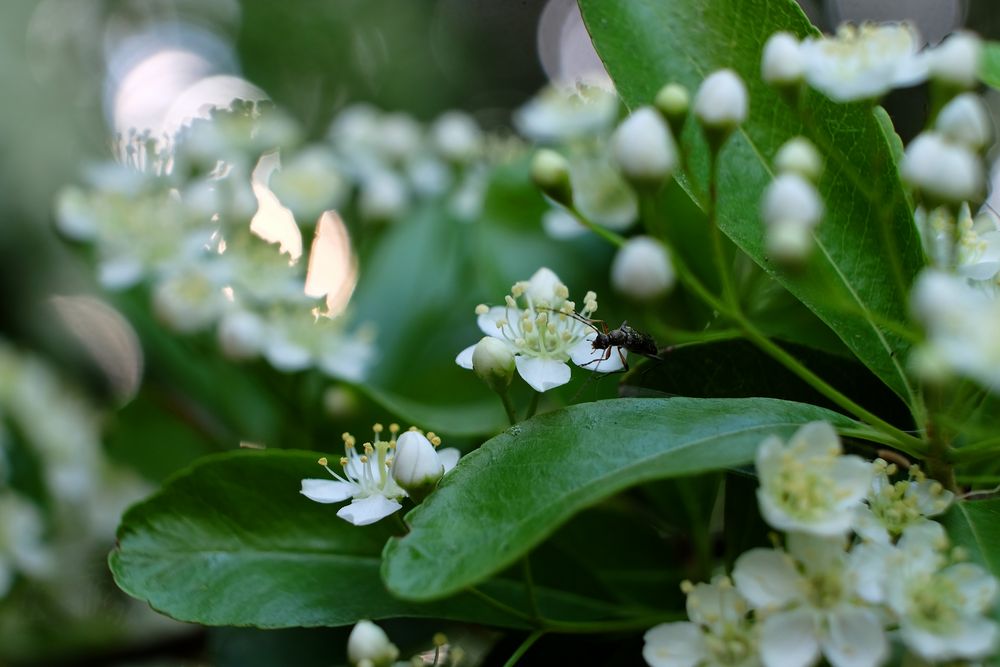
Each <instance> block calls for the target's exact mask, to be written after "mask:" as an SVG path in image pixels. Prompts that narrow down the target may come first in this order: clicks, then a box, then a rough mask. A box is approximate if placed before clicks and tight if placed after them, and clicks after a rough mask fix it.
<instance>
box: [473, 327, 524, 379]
mask: <svg viewBox="0 0 1000 667" xmlns="http://www.w3.org/2000/svg"><path fill="white" fill-rule="evenodd" d="M472 372H473V373H475V374H476V376H477V377H478V378H479V379H480V380H482V381H483V382H485V383H486V384H487V385H489V387H490V389H492V390H493V391H498V392H502V391H506V390H507V387H509V386H510V382H511V380H512V379H513V378H514V354H513V353H512V352H511V351H510V348H509V347H507V345H506V344H505V343H504V342H503V341H501V340H500V339H498V338H493V337H492V336H485V337H484V338H483V339H482V340H481V341H479V342H478V343H476V347H475V348H473V350H472Z"/></svg>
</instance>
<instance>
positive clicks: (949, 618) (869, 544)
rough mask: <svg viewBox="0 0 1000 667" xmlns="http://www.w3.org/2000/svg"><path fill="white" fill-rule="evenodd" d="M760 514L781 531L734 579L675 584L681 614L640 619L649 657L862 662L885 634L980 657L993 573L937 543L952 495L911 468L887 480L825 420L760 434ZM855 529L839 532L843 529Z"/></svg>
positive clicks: (924, 647)
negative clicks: (648, 623) (787, 437)
mask: <svg viewBox="0 0 1000 667" xmlns="http://www.w3.org/2000/svg"><path fill="white" fill-rule="evenodd" d="M756 467H757V474H758V476H759V479H760V487H759V489H758V493H757V497H758V501H759V504H760V510H761V514H762V516H763V517H764V519H765V520H766V521H767V522H768V523H769V524H770V525H771V526H772V527H774V528H775V529H778V530H783V531H786V536H785V539H784V544H783V546H781V547H776V548H773V549H765V548H756V549H751V550H750V551H747V552H746V553H744V554H742V555H741V556H740V557H739V558H738V559H737V560H736V564H735V566H734V568H733V572H732V581H731V582H730V580H729V579H726V578H716V579H715V580H713V582H712V583H711V584H698V585H697V586H691V585H690V584H685V585H684V590H685V592H687V594H688V616H689V618H690V619H691V622H690V623H666V624H663V625H660V626H657V627H655V628H653V629H651V630H650V631H649V632H647V633H646V647H645V650H644V652H643V655H644V657H645V658H646V661H647V662H648V663H649V664H650V665H652V666H653V667H694V666H695V665H705V664H713V665H754V664H763V665H765V666H766V667H807V666H809V665H814V664H816V663H817V662H818V661H819V659H820V657H821V656H822V657H824V658H825V659H826V660H827V661H828V662H829V663H830V664H831V665H834V666H835V667H874V666H875V665H881V664H884V663H885V662H886V660H887V659H888V657H889V653H890V649H889V645H890V642H889V639H890V636H892V635H890V634H887V631H892V630H895V631H897V634H898V637H899V638H900V640H901V641H902V643H903V645H904V646H905V647H906V649H907V650H908V651H909V652H910V653H911V654H913V655H915V656H917V657H919V658H921V659H923V660H925V661H929V662H935V661H944V660H979V659H982V658H984V657H986V656H988V655H990V654H991V653H992V651H994V650H995V648H996V646H997V643H998V640H1000V626H998V625H997V623H996V621H994V620H991V619H990V618H988V617H987V614H989V612H990V611H991V610H992V608H993V604H994V600H995V598H996V594H997V587H998V584H997V580H996V579H995V578H994V577H993V576H991V575H990V574H989V573H988V572H986V570H984V569H983V568H981V567H979V566H978V565H975V564H972V563H968V562H963V561H962V560H961V558H960V556H961V554H960V552H958V551H955V550H951V549H950V548H949V542H948V538H947V535H946V534H945V532H944V529H943V528H942V526H941V524H939V523H937V522H935V521H933V520H932V519H931V518H930V517H933V516H936V515H939V514H941V513H942V512H944V511H945V509H947V507H948V506H949V504H950V503H951V502H952V500H953V495H952V494H951V493H950V492H949V491H947V490H945V489H943V488H942V487H941V485H940V484H939V483H937V482H935V481H932V480H928V479H927V478H926V477H925V476H924V475H923V474H922V473H921V471H920V470H919V469H917V468H916V467H911V468H910V470H909V477H908V479H905V480H900V481H896V482H892V481H890V477H891V476H893V475H895V474H896V473H897V468H896V466H895V465H890V464H888V463H887V462H886V461H883V460H881V459H877V460H876V461H875V462H874V463H871V464H869V463H867V462H865V461H863V460H862V459H860V458H858V457H857V456H851V455H844V454H842V452H841V446H840V441H839V438H838V437H837V434H836V432H835V431H834V430H833V427H832V426H830V425H829V424H828V423H826V422H813V423H810V424H806V425H805V426H803V427H801V428H800V429H799V430H798V431H797V432H796V433H795V434H794V436H793V437H792V439H791V441H790V442H788V443H787V444H785V443H783V442H782V441H781V440H780V439H778V438H777V437H771V438H769V439H767V440H766V441H765V442H763V443H761V445H760V447H759V449H758V451H757V458H756ZM852 533H853V535H854V537H851V535H852Z"/></svg>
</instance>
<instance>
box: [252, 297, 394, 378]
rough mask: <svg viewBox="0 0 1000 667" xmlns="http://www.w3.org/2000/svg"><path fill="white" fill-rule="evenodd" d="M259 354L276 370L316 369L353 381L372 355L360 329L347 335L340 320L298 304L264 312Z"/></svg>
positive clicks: (360, 374) (373, 351)
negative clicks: (314, 367)
mask: <svg viewBox="0 0 1000 667" xmlns="http://www.w3.org/2000/svg"><path fill="white" fill-rule="evenodd" d="M261 352H262V354H263V355H264V357H265V358H266V359H267V361H268V362H269V363H270V364H271V365H272V366H274V367H275V368H276V369H278V370H279V371H283V372H286V373H293V372H296V371H301V370H305V369H306V368H310V367H312V366H316V367H318V368H319V369H320V370H322V371H323V372H324V373H326V374H327V375H329V376H331V377H335V378H341V379H344V380H350V381H354V382H357V381H360V380H361V379H363V378H364V376H365V373H366V371H367V370H368V367H369V366H370V365H371V362H372V361H373V359H374V356H375V349H374V347H373V345H372V341H371V336H370V335H369V334H368V332H366V331H365V330H364V329H359V330H358V331H355V332H348V331H347V330H346V325H345V322H344V319H343V318H342V317H336V318H330V317H326V316H325V315H320V314H318V313H317V312H316V311H315V309H314V310H313V311H311V312H310V311H309V310H307V309H306V307H305V305H303V304H302V302H294V303H292V304H290V305H288V306H286V307H276V308H273V309H272V310H271V311H270V312H269V313H267V320H266V322H265V332H264V339H263V343H262V350H261Z"/></svg>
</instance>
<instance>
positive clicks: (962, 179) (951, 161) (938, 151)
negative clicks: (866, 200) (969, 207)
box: [900, 132, 983, 204]
mask: <svg viewBox="0 0 1000 667" xmlns="http://www.w3.org/2000/svg"><path fill="white" fill-rule="evenodd" d="M900 175H901V176H902V177H903V179H904V180H906V181H907V182H908V183H909V184H910V185H911V186H913V187H914V188H916V189H917V190H918V191H919V192H920V193H921V194H922V195H923V196H924V197H925V198H928V199H930V200H931V201H932V203H941V202H946V203H952V204H957V203H961V202H963V201H971V200H973V199H976V198H977V197H978V196H979V195H980V193H981V192H982V190H983V166H982V163H981V161H980V160H979V158H978V157H977V156H976V154H975V153H973V152H972V151H971V150H969V149H968V148H966V147H965V146H963V145H961V144H953V143H951V142H949V141H947V140H946V139H945V138H944V137H943V136H941V135H940V134H938V133H936V132H924V133H923V134H921V135H920V136H918V137H917V138H916V139H914V140H913V141H911V142H910V145H909V146H907V147H906V154H905V155H904V156H903V160H902V163H901V164H900Z"/></svg>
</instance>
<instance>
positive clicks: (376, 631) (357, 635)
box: [347, 621, 399, 667]
mask: <svg viewBox="0 0 1000 667" xmlns="http://www.w3.org/2000/svg"><path fill="white" fill-rule="evenodd" d="M397 657H399V649H398V648H396V645H395V644H393V643H392V642H391V641H389V636H388V635H387V634H385V630H383V629H382V628H380V627H379V626H377V625H375V624H374V623H372V622H371V621H358V622H357V623H356V624H355V626H354V628H353V629H352V630H351V634H350V636H349V637H348V638H347V660H348V662H350V663H351V665H353V666H354V667H389V665H391V664H392V663H393V661H395V660H396V658H397Z"/></svg>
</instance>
